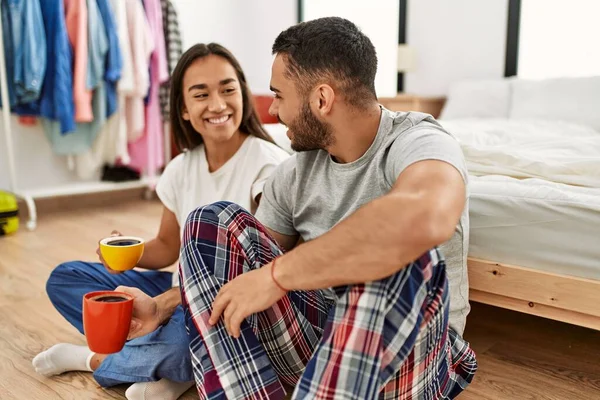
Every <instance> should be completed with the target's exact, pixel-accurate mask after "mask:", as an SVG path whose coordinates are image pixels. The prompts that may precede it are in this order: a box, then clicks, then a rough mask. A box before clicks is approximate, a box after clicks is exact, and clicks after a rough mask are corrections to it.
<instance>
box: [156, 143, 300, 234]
mask: <svg viewBox="0 0 600 400" xmlns="http://www.w3.org/2000/svg"><path fill="white" fill-rule="evenodd" d="M288 157H289V155H288V154H287V153H286V152H285V151H283V150H282V149H280V148H279V147H277V146H276V145H274V144H272V143H269V142H267V141H265V140H262V139H259V138H257V137H256V136H248V137H247V138H246V140H244V143H242V146H241V147H240V148H239V150H238V151H237V152H236V153H235V154H234V155H233V157H231V158H230V159H229V160H228V161H227V162H226V163H225V164H224V165H223V166H222V167H221V168H219V169H218V170H216V171H214V172H209V170H208V161H207V160H206V153H205V151H204V145H200V146H198V147H196V148H195V149H194V150H192V151H188V152H185V153H183V154H180V155H178V156H177V157H175V158H174V159H173V160H172V161H171V162H170V163H169V164H168V165H167V167H166V168H165V170H164V172H163V174H162V176H161V177H160V180H159V181H158V185H157V186H156V193H157V194H158V197H159V198H160V200H161V201H162V203H163V204H164V206H165V207H167V208H168V209H169V210H171V211H172V212H173V213H174V214H175V216H176V217H177V222H179V229H180V233H181V234H183V228H184V225H185V221H186V219H187V216H188V215H189V214H190V212H192V211H193V210H195V209H196V208H198V207H201V206H204V205H207V204H211V203H214V202H217V201H221V200H227V201H231V202H233V203H236V204H239V205H240V206H242V207H244V208H245V209H246V210H248V211H250V212H251V213H254V212H255V211H256V208H257V204H256V200H255V199H256V197H257V196H258V195H259V194H261V193H262V190H263V186H264V185H265V182H266V180H267V178H268V177H269V176H270V175H271V173H272V172H273V171H274V170H275V168H276V167H277V166H278V165H279V164H280V163H281V162H282V161H284V160H285V159H286V158H288Z"/></svg>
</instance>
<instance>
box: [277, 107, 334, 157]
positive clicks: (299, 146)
mask: <svg viewBox="0 0 600 400" xmlns="http://www.w3.org/2000/svg"><path fill="white" fill-rule="evenodd" d="M280 122H281V120H280ZM288 129H289V130H290V132H291V136H292V138H291V147H292V150H294V151H311V150H321V149H326V148H327V147H329V146H331V145H332V144H333V141H334V138H333V129H332V128H331V125H329V124H327V123H324V122H321V121H319V120H318V119H317V117H315V116H314V115H313V113H312V111H310V107H309V105H308V102H304V105H303V106H302V110H301V111H300V114H299V115H298V116H297V117H296V118H294V120H293V121H292V122H290V124H289V125H288Z"/></svg>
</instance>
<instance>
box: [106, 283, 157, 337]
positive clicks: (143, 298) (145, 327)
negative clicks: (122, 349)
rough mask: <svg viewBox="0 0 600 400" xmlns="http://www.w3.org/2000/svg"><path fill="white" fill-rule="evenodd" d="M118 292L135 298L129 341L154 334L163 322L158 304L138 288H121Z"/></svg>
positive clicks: (117, 289)
mask: <svg viewBox="0 0 600 400" xmlns="http://www.w3.org/2000/svg"><path fill="white" fill-rule="evenodd" d="M115 291H117V292H125V293H127V294H130V295H132V296H133V315H132V318H131V325H130V327H129V335H128V336H127V339H135V338H137V337H140V336H144V335H147V334H149V333H152V332H154V331H155V330H156V329H157V328H158V327H159V326H161V325H162V323H163V321H162V318H161V312H160V307H159V304H158V302H157V301H156V299H155V298H153V297H150V296H148V295H147V294H146V293H144V292H142V291H141V290H140V289H138V288H134V287H127V286H119V287H118V288H116V289H115Z"/></svg>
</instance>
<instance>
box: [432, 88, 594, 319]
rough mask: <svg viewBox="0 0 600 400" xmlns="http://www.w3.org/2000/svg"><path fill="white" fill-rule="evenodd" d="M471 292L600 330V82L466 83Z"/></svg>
mask: <svg viewBox="0 0 600 400" xmlns="http://www.w3.org/2000/svg"><path fill="white" fill-rule="evenodd" d="M440 122H441V123H442V125H444V127H445V128H446V129H448V130H449V131H450V132H451V133H453V134H454V135H455V136H456V137H457V139H458V140H459V142H460V143H461V147H462V149H463V151H464V153H465V158H466V160H467V166H468V169H469V173H470V175H471V180H470V185H469V192H470V196H469V199H470V205H469V207H470V208H469V211H470V223H471V230H470V246H469V260H468V267H469V280H470V296H471V300H472V301H477V302H481V303H485V304H490V305H494V306H499V307H504V308H508V309H512V310H516V311H520V312H525V313H528V314H533V315H538V316H541V317H546V318H551V319H555V320H559V321H563V322H568V323H572V324H576V325H580V326H585V327H588V328H592V329H597V330H600V245H599V242H600V78H571V79H553V80H544V81H523V80H519V79H515V78H510V79H504V80H497V81H478V82H477V81H472V82H461V83H458V84H456V85H454V86H453V87H451V88H450V91H449V94H448V100H447V103H446V106H445V108H444V110H443V111H442V115H441V118H440Z"/></svg>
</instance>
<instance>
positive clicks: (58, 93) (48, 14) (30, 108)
mask: <svg viewBox="0 0 600 400" xmlns="http://www.w3.org/2000/svg"><path fill="white" fill-rule="evenodd" d="M3 4H4V3H3ZM40 5H41V11H42V17H43V24H40V26H43V27H45V38H46V53H45V54H47V60H48V66H47V68H46V76H45V78H44V83H43V86H42V93H41V96H40V98H39V100H38V101H35V102H31V103H29V104H24V105H19V106H17V107H15V112H16V113H18V114H21V115H36V116H42V117H45V118H48V119H50V120H53V121H58V123H59V131H60V132H61V133H66V132H72V131H73V130H75V104H74V102H73V71H72V64H73V53H72V51H71V45H70V43H69V37H68V35H67V27H66V23H65V10H64V5H63V0H43V1H42V2H41V3H40Z"/></svg>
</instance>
